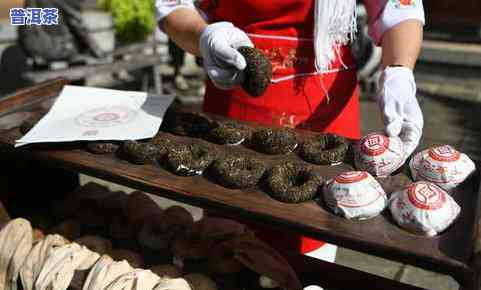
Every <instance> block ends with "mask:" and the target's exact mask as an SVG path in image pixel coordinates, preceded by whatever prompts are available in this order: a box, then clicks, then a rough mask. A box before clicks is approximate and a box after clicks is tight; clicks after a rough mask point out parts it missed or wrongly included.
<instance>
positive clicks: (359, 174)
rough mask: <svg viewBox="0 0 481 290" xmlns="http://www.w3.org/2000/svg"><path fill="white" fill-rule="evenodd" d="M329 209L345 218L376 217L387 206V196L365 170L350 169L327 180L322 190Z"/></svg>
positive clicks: (362, 218)
mask: <svg viewBox="0 0 481 290" xmlns="http://www.w3.org/2000/svg"><path fill="white" fill-rule="evenodd" d="M323 194H324V200H325V202H326V204H327V206H329V208H331V210H332V211H333V212H334V213H335V214H337V215H341V216H343V217H345V218H347V219H357V220H364V219H369V218H373V217H376V216H377V215H379V214H380V213H381V212H382V211H383V210H384V209H385V208H386V206H387V200H388V199H387V196H386V193H385V192H384V190H383V189H382V187H381V185H380V184H379V182H377V180H376V179H374V177H372V176H371V175H370V174H369V173H367V172H365V171H350V172H345V173H342V174H341V175H338V176H336V177H335V178H334V179H332V180H329V181H328V182H327V183H326V185H325V186H324V190H323Z"/></svg>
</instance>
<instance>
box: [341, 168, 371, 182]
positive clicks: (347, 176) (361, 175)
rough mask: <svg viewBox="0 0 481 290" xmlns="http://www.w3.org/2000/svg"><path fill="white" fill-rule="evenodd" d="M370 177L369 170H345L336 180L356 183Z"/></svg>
mask: <svg viewBox="0 0 481 290" xmlns="http://www.w3.org/2000/svg"><path fill="white" fill-rule="evenodd" d="M367 177H368V175H367V172H364V171H349V172H344V173H343V174H341V175H338V176H337V177H336V178H334V180H335V181H336V182H337V183H342V184H347V183H355V182H359V181H361V180H364V179H366V178H367Z"/></svg>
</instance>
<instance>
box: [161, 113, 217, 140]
mask: <svg viewBox="0 0 481 290" xmlns="http://www.w3.org/2000/svg"><path fill="white" fill-rule="evenodd" d="M171 114H172V115H171V116H169V117H168V121H167V122H168V123H169V125H168V126H169V129H170V131H171V132H172V133H174V134H176V135H180V136H190V137H204V136H207V134H208V133H209V131H210V130H211V129H212V120H211V119H210V118H209V117H208V116H207V115H205V114H203V113H200V112H182V111H177V112H173V113H171Z"/></svg>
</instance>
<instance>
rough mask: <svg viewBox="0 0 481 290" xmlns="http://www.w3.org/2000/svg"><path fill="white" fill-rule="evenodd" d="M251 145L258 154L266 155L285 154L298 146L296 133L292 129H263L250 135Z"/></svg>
mask: <svg viewBox="0 0 481 290" xmlns="http://www.w3.org/2000/svg"><path fill="white" fill-rule="evenodd" d="M252 144H253V145H254V147H255V149H256V150H258V151H259V152H262V153H266V154H273V155H278V154H287V153H290V152H292V151H294V150H295V149H296V148H297V146H298V141H297V136H296V133H295V132H294V131H293V130H292V129H288V128H279V129H271V128H264V129H260V130H257V131H255V132H254V133H253V134H252Z"/></svg>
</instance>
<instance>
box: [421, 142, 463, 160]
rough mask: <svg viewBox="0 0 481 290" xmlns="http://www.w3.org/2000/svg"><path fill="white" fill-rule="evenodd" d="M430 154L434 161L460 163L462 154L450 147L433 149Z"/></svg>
mask: <svg viewBox="0 0 481 290" xmlns="http://www.w3.org/2000/svg"><path fill="white" fill-rule="evenodd" d="M428 154H429V156H430V157H431V158H432V159H434V160H436V161H442V162H454V161H458V160H459V158H460V157H461V153H459V152H458V151H456V149H454V148H453V147H451V146H449V145H444V146H439V147H434V148H431V149H429V153H428Z"/></svg>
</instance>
